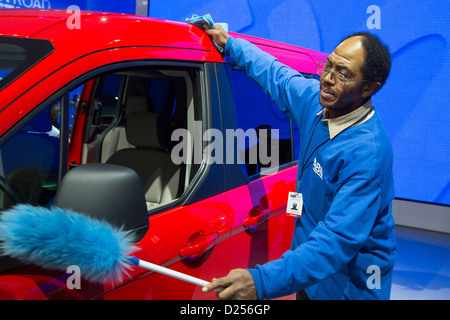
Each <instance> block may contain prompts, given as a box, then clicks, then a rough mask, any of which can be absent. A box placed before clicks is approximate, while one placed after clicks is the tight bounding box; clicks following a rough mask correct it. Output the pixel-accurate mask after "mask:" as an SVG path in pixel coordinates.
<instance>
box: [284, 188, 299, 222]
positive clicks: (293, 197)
mask: <svg viewBox="0 0 450 320" xmlns="http://www.w3.org/2000/svg"><path fill="white" fill-rule="evenodd" d="M302 210H303V195H302V194H301V193H297V192H289V196H288V202H287V208H286V214H287V215H288V216H291V217H296V218H300V217H301V216H302Z"/></svg>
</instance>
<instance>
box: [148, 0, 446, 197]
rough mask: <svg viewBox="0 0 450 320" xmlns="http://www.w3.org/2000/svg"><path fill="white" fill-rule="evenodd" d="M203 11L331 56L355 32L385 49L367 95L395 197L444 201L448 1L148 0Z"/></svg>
mask: <svg viewBox="0 0 450 320" xmlns="http://www.w3.org/2000/svg"><path fill="white" fill-rule="evenodd" d="M193 13H195V14H198V15H203V14H206V13H210V14H211V15H212V17H213V19H214V21H216V22H227V23H228V24H229V29H230V31H236V32H240V33H244V34H248V35H253V36H258V37H264V38H268V39H272V40H276V41H281V42H286V43H290V44H294V45H298V46H302V47H307V48H310V49H314V50H318V51H322V52H326V53H331V52H332V51H333V49H334V47H335V46H336V45H337V44H338V43H339V42H340V40H341V39H342V38H343V37H345V36H347V35H348V34H350V33H353V32H356V31H370V32H373V33H374V34H376V35H378V36H379V37H380V38H381V39H382V41H383V42H385V43H386V44H387V45H388V47H389V48H390V51H391V54H392V60H393V64H392V71H391V75H390V78H389V79H388V82H387V84H386V86H385V87H384V88H383V89H382V90H381V91H380V92H379V93H377V94H376V95H375V96H374V98H373V102H374V106H375V107H376V108H377V110H378V111H379V113H380V114H381V117H382V119H383V121H384V124H385V126H386V129H387V131H388V133H389V136H390V138H391V141H392V144H393V148H394V156H395V163H394V175H395V186H396V197H397V198H404V199H412V200H418V201H423V202H433V203H440V204H446V205H450V138H449V135H450V130H449V128H450V107H449V105H448V103H449V100H450V93H449V90H448V87H447V83H448V77H449V75H450V61H449V59H448V58H449V49H448V43H449V41H450V1H449V0H441V1H432V2H430V1H412V0H384V1H382V0H375V1H374V0H370V1H354V0H342V1H325V0H314V1H313V0H276V1H274V0H214V1H200V0H190V1H188V2H187V1H185V0H172V1H170V5H168V3H167V2H166V1H163V0H159V1H156V0H154V1H150V5H149V16H152V17H157V18H164V19H170V20H176V21H184V19H185V18H187V17H190V16H191V15H192V14H193Z"/></svg>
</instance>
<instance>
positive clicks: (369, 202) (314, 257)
mask: <svg viewBox="0 0 450 320" xmlns="http://www.w3.org/2000/svg"><path fill="white" fill-rule="evenodd" d="M380 189H381V188H380V186H379V185H378V184H376V183H374V182H373V181H369V180H365V179H359V180H358V179H355V180H349V181H347V182H346V183H345V184H343V185H341V186H340V188H339V189H338V190H337V193H336V196H335V198H334V199H333V202H332V204H331V207H330V209H329V211H328V213H327V215H326V217H325V220H324V221H321V222H319V224H318V225H317V227H316V228H315V229H314V230H313V231H312V232H311V233H310V235H309V237H308V239H307V241H306V242H304V243H303V244H301V245H300V246H298V247H297V248H296V249H294V250H289V251H287V252H286V253H285V254H284V255H283V256H282V257H281V258H280V259H278V260H274V261H270V262H268V263H266V264H264V265H257V266H256V267H255V268H254V269H249V271H250V273H251V275H252V277H253V279H254V281H255V286H256V289H257V292H258V297H259V298H260V299H265V298H267V299H271V298H275V297H281V296H285V295H289V294H292V293H295V292H297V291H299V290H301V289H304V288H306V287H309V286H311V285H314V284H316V283H317V282H319V281H321V280H323V279H326V278H327V277H329V276H331V275H334V274H335V273H337V272H339V271H344V270H345V269H346V268H349V263H350V262H351V260H352V259H353V258H354V257H355V256H356V255H357V254H358V252H359V251H360V249H361V247H362V246H363V244H364V243H365V241H366V239H367V238H368V236H369V234H370V232H371V230H372V228H373V226H374V223H375V220H376V218H377V215H378V211H379V209H380V207H381V205H382V200H383V199H382V196H381V193H380Z"/></svg>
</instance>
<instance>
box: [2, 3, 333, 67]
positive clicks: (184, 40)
mask: <svg viewBox="0 0 450 320" xmlns="http://www.w3.org/2000/svg"><path fill="white" fill-rule="evenodd" d="M0 19H1V21H2V23H1V25H0V36H12V37H25V38H37V39H47V40H50V41H51V42H52V43H53V45H54V46H55V48H56V50H58V48H64V47H65V48H66V49H70V50H73V51H78V52H77V53H78V54H83V52H86V53H87V52H93V51H97V50H104V49H111V48H115V47H119V46H120V47H126V46H161V47H170V48H183V49H192V50H203V51H210V52H212V53H214V54H213V55H210V56H209V57H212V58H213V59H212V60H216V59H219V60H222V57H221V56H220V54H219V52H218V50H217V49H216V48H215V47H214V45H213V43H212V41H211V39H210V38H209V37H208V36H207V35H206V33H205V32H203V30H201V29H200V28H198V27H196V26H192V25H189V24H187V23H183V22H176V21H169V20H163V19H157V18H150V17H144V16H136V15H130V14H120V13H105V12H93V11H81V12H80V17H79V20H78V21H79V28H74V27H75V26H76V25H74V24H73V23H74V22H76V20H75V17H74V16H73V13H72V12H71V11H70V10H69V11H67V10H58V9H45V10H43V9H7V10H0ZM230 35H232V36H234V37H240V38H244V39H246V40H248V41H250V42H252V43H254V44H256V45H258V46H259V47H261V48H263V49H264V50H265V51H267V52H269V53H271V54H273V55H274V56H276V57H277V58H279V59H280V60H282V62H284V63H287V64H290V65H291V66H292V62H293V61H289V60H290V59H292V58H289V56H290V53H297V54H302V55H303V56H304V57H305V58H306V57H307V58H306V59H307V60H312V61H314V62H317V61H319V60H322V59H323V57H324V56H325V55H324V54H322V53H320V52H316V51H314V50H308V49H305V48H301V47H298V46H293V45H289V44H284V43H279V42H275V41H271V40H266V39H261V38H257V37H252V36H247V35H243V34H238V33H233V32H230ZM291 56H292V55H291ZM296 59H297V58H296ZM298 61H299V62H302V59H299V60H298ZM289 62H291V63H289ZM314 64H315V63H314Z"/></svg>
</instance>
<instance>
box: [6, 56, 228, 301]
mask: <svg viewBox="0 0 450 320" xmlns="http://www.w3.org/2000/svg"><path fill="white" fill-rule="evenodd" d="M156 51H157V52H156V53H155V54H153V55H152V52H151V50H150V49H148V48H123V49H117V50H115V52H114V53H112V52H108V51H104V52H97V53H95V54H92V55H88V56H86V57H84V58H80V59H78V60H76V61H74V62H73V63H71V64H68V65H66V66H65V67H64V68H61V69H59V70H58V71H57V72H54V73H52V74H51V75H49V76H48V77H46V78H45V79H44V80H43V81H41V82H39V83H37V84H36V85H35V86H34V87H33V88H31V89H30V90H28V91H26V92H24V94H23V95H21V96H20V98H18V99H17V100H16V101H15V102H14V103H12V104H11V105H10V106H9V107H8V112H12V113H14V112H23V109H22V108H23V106H24V105H26V106H29V105H30V104H34V105H35V107H34V108H33V109H32V111H31V112H30V113H29V114H28V115H27V116H26V117H24V118H23V119H22V120H21V121H20V123H17V124H15V125H14V127H12V128H11V129H10V130H9V131H8V132H7V134H5V135H4V136H2V140H1V141H0V143H1V147H0V148H1V154H2V157H3V162H2V164H3V168H6V164H7V161H9V163H12V164H14V165H16V166H19V167H20V168H16V169H14V170H12V169H11V170H10V171H15V170H17V169H25V168H26V167H32V168H33V167H34V168H35V169H36V170H32V171H33V172H32V173H29V172H28V171H27V170H25V171H26V172H25V173H23V175H25V176H26V180H27V185H26V188H25V189H27V190H28V189H30V185H32V186H35V189H36V190H35V189H33V188H31V189H32V190H31V192H30V193H31V195H35V198H36V199H37V200H36V201H35V202H30V201H28V202H30V203H34V204H40V205H49V204H51V201H52V199H53V197H54V195H55V193H56V192H57V190H58V186H59V185H60V183H61V179H63V177H64V174H65V172H67V170H69V169H70V168H72V167H74V166H81V165H83V164H85V163H90V162H97V161H99V159H101V157H97V156H101V152H100V153H99V151H98V150H101V144H100V142H101V141H102V140H101V139H102V138H104V135H103V133H105V132H107V131H108V130H107V129H110V127H116V126H117V125H119V122H118V121H119V118H118V117H117V116H118V115H119V111H120V110H119V109H120V107H121V105H120V101H121V100H120V99H121V98H123V97H125V94H126V92H125V91H124V90H123V89H124V88H125V87H124V86H123V85H122V84H123V82H122V79H123V78H122V79H121V81H120V84H119V86H118V88H119V91H118V92H116V93H115V94H117V95H114V94H111V92H109V94H110V95H109V97H106V96H105V92H106V91H103V92H102V94H103V98H105V99H106V98H108V99H111V98H112V99H113V100H108V101H109V102H111V103H110V106H109V107H108V106H106V102H105V101H106V100H95V99H96V98H99V96H96V94H97V93H98V92H97V91H96V89H97V88H100V87H99V82H98V81H99V80H101V79H103V78H102V77H104V76H105V75H116V76H119V77H124V72H125V73H126V71H127V70H128V71H130V73H133V74H134V76H142V74H140V73H141V72H140V71H142V70H143V69H145V68H147V67H148V68H149V69H152V72H153V71H155V70H156V69H158V70H156V71H158V72H159V74H160V75H161V78H162V79H169V78H180V76H179V75H178V74H177V72H179V70H181V71H183V72H185V73H189V74H190V76H191V78H190V82H189V84H188V85H187V86H186V85H185V86H184V87H183V90H184V91H183V92H184V94H185V95H188V96H189V97H190V98H191V101H187V100H186V98H185V97H184V99H182V97H181V95H180V96H178V97H177V99H175V100H171V101H169V100H167V101H165V102H164V103H165V104H166V105H167V104H170V103H172V104H175V103H187V106H189V107H191V108H192V109H190V111H189V113H188V114H186V120H188V122H187V123H186V126H185V127H183V128H181V129H185V130H186V131H185V132H187V133H186V136H189V134H191V135H192V136H191V138H192V137H194V136H197V135H200V136H202V133H203V131H204V130H206V129H208V128H209V127H212V128H213V127H216V128H220V122H218V121H219V115H218V114H217V113H216V112H213V111H212V110H213V108H212V107H211V106H213V105H217V104H218V102H217V100H218V95H217V93H216V94H214V92H217V88H216V83H215V81H211V79H214V77H212V76H213V75H214V70H213V69H211V70H210V68H208V66H207V64H206V65H204V64H202V63H197V64H195V63H194V64H191V63H178V64H177V63H171V62H170V61H169V60H167V61H166V62H161V58H164V57H165V52H163V51H161V50H159V49H158V50H156ZM169 51H170V52H168V53H167V54H168V55H169V56H170V58H171V59H173V58H178V59H182V58H183V50H180V52H179V55H177V54H176V53H175V52H174V51H173V50H169ZM189 54H191V53H189ZM195 54H199V53H195ZM152 57H157V58H159V61H158V62H157V63H152V60H148V59H149V58H152ZM143 58H146V59H145V61H143V60H142V59H143ZM134 59H137V60H139V61H137V62H135V61H133V60H134ZM118 60H119V61H121V60H124V61H126V62H123V63H120V62H118ZM199 60H201V58H199ZM155 66H156V67H157V68H156V69H155ZM119 71H120V72H119ZM161 71H163V72H161ZM188 71H189V72H188ZM154 75H155V73H152V76H151V77H150V78H148V79H151V80H155V78H154ZM126 76H127V77H129V76H130V74H127V75H126ZM152 77H153V78H152ZM148 79H147V80H148ZM116 88H117V87H116ZM129 88H130V87H129ZM121 90H122V91H121ZM153 92H158V90H157V89H156V91H153ZM159 92H161V91H159ZM116 98H117V99H118V100H117V101H115V99H116ZM71 101H72V102H73V103H75V104H76V116H75V117H74V119H72V118H71V116H70V115H71V113H70V106H71V104H70V102H71ZM114 102H117V104H116V106H118V108H115V109H114V108H112V107H111V106H112V105H114ZM56 103H58V106H59V107H60V116H59V121H58V120H57V121H56V123H60V124H61V128H60V131H59V133H58V134H56V136H55V137H54V138H55V139H50V137H53V136H50V135H49V134H48V132H50V131H51V130H52V129H51V130H47V129H49V128H51V125H52V122H51V120H50V111H51V108H52V107H53V105H55V104H56ZM164 103H163V102H160V105H163V104H164ZM113 109H114V110H113ZM113 111H114V112H113ZM116 111H117V112H116ZM7 114H8V113H7V112H4V113H2V114H0V121H2V122H3V121H5V119H6V118H4V117H7ZM171 115H175V113H173V114H171ZM41 116H42V117H45V118H46V120H45V121H44V122H43V121H41V120H38V117H41ZM180 118H183V117H182V115H181V114H180ZM34 120H36V121H34ZM32 123H37V124H40V125H42V124H46V125H47V124H48V125H49V126H50V127H49V128H47V127H45V128H37V129H36V128H34V127H33V128H32V129H29V128H28V125H29V124H32ZM196 123H197V125H196ZM198 124H200V125H198ZM23 133H25V134H26V135H27V136H26V137H27V138H28V139H30V137H31V135H33V137H34V136H39V137H41V136H44V134H45V138H46V139H45V142H40V145H41V146H42V145H43V144H45V145H48V148H42V147H41V148H39V144H35V148H31V150H30V148H28V146H29V145H30V144H29V142H27V141H25V142H23V143H22V142H21V143H20V144H19V143H17V142H16V141H13V140H14V139H16V138H17V137H18V136H23ZM42 133H44V134H42ZM192 139H193V138H192ZM53 140H55V141H54V143H53V144H51V143H50V142H49V141H53ZM204 144H205V142H203V141H200V145H199V146H197V147H198V148H200V149H199V150H201V149H202V148H203V146H204ZM8 146H14V149H15V152H12V151H10V150H7V147H8ZM189 146H191V147H192V148H193V147H194V146H193V145H192V144H189ZM19 149H20V150H22V151H24V150H26V151H27V152H32V153H33V154H32V155H30V156H27V157H26V159H28V160H29V161H32V162H33V161H36V162H38V164H36V163H25V164H21V163H20V162H17V161H15V160H14V159H10V158H11V157H12V156H13V155H14V154H17V152H16V151H17V150H19ZM27 149H28V150H27ZM93 150H95V151H93ZM186 152H187V153H188V154H189V155H191V156H193V154H194V151H193V150H191V149H189V150H186ZM200 154H201V151H200ZM22 158H24V157H22ZM48 158H49V159H50V160H48ZM185 160H186V161H185V162H186V163H185V164H189V166H188V167H189V168H184V170H185V171H184V176H183V179H180V183H179V185H180V186H182V188H183V191H182V192H181V193H180V194H179V195H177V197H176V198H175V199H172V200H170V201H168V202H166V203H160V204H157V205H155V204H153V205H155V206H154V207H152V208H150V209H149V227H148V231H147V233H146V234H145V236H144V237H143V238H142V239H140V241H139V242H138V243H137V245H138V246H139V247H140V249H141V250H140V251H139V253H138V257H139V258H142V259H145V260H148V261H149V262H153V263H156V264H161V265H163V266H166V267H169V268H172V269H175V270H178V271H181V272H184V273H187V274H189V275H192V276H196V277H199V278H203V279H205V280H210V279H211V278H212V277H215V276H217V275H221V274H224V273H226V272H227V270H228V266H229V263H228V252H229V241H228V237H229V233H230V230H229V226H230V221H229V207H228V203H227V201H226V198H225V196H224V194H223V182H221V181H223V169H222V167H221V164H218V163H213V164H209V163H206V162H204V161H201V160H200V162H194V161H192V162H189V161H188V159H185ZM43 173H45V174H46V175H45V176H44V178H45V179H43V178H42V175H43ZM32 174H33V175H32ZM36 194H37V196H36ZM3 195H4V198H7V197H9V198H11V197H10V195H8V194H6V193H5V192H3ZM5 201H6V200H5ZM8 201H9V204H4V207H3V209H5V208H7V206H10V205H13V204H14V203H15V202H17V201H16V200H14V199H8ZM2 267H3V268H2V273H3V275H2V276H0V285H2V284H3V285H2V290H3V289H5V290H4V291H2V292H4V294H5V297H7V298H8V297H9V298H14V297H26V298H36V299H41V298H42V299H44V298H55V299H61V298H69V299H88V298H97V299H109V298H110V299H117V298H119V299H150V298H151V299H172V298H173V299H192V298H202V299H205V298H214V297H215V294H214V293H210V294H206V295H205V294H203V293H202V292H201V288H199V287H196V286H194V285H192V284H188V283H184V282H182V281H180V280H175V279H172V278H169V277H167V276H164V275H160V274H156V273H154V272H150V271H146V270H142V269H138V268H136V269H135V270H134V271H133V272H132V273H131V274H132V279H130V280H127V281H125V282H124V283H123V284H122V285H119V286H110V285H108V284H104V285H103V284H94V283H89V282H87V281H82V282H81V286H80V288H75V289H73V288H69V286H68V285H67V282H66V281H67V278H68V276H69V274H68V273H67V272H63V271H53V270H45V269H40V268H36V267H32V266H29V265H24V264H22V263H17V261H13V262H11V261H6V260H2ZM19 273H20V274H19ZM11 277H14V281H15V285H14V290H10V289H8V288H10V287H11V286H10V285H9V283H10V281H13V280H11V279H12V278H11ZM30 288H32V289H33V290H30Z"/></svg>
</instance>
